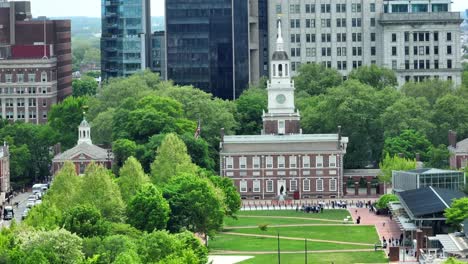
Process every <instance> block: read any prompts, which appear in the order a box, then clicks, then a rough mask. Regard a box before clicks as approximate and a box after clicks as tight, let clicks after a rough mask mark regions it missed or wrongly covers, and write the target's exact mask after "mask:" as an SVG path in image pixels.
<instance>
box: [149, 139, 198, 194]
mask: <svg viewBox="0 0 468 264" xmlns="http://www.w3.org/2000/svg"><path fill="white" fill-rule="evenodd" d="M195 171H196V166H195V165H194V164H193V163H192V160H191V159H190V156H189V155H188V154H187V147H186V146H185V144H184V142H183V141H182V140H181V139H180V138H179V137H178V136H177V135H176V134H172V133H171V134H167V135H166V137H165V138H164V140H163V141H162V143H161V146H159V148H158V150H157V156H156V159H155V160H154V162H153V163H152V164H151V180H152V182H153V183H154V184H156V185H158V186H160V185H164V184H165V183H167V182H168V181H169V180H170V179H171V177H174V176H177V175H179V174H181V173H194V172H195Z"/></svg>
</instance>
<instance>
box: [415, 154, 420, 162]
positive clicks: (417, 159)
mask: <svg viewBox="0 0 468 264" xmlns="http://www.w3.org/2000/svg"><path fill="white" fill-rule="evenodd" d="M415 157H416V161H421V155H420V154H419V153H416V154H415Z"/></svg>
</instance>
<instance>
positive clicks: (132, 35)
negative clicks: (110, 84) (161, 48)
mask: <svg viewBox="0 0 468 264" xmlns="http://www.w3.org/2000/svg"><path fill="white" fill-rule="evenodd" d="M101 10H102V36H101V73H102V76H103V78H104V79H107V78H110V77H120V76H129V75H132V74H134V73H135V72H137V71H140V70H144V69H146V68H149V66H150V60H151V54H150V52H149V51H150V49H151V48H150V47H151V13H150V0H125V1H119V0H101Z"/></svg>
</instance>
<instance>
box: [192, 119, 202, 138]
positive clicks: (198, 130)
mask: <svg viewBox="0 0 468 264" xmlns="http://www.w3.org/2000/svg"><path fill="white" fill-rule="evenodd" d="M200 133H201V122H200V119H198V125H197V130H195V135H194V136H193V137H194V138H195V139H198V137H199V136H200Z"/></svg>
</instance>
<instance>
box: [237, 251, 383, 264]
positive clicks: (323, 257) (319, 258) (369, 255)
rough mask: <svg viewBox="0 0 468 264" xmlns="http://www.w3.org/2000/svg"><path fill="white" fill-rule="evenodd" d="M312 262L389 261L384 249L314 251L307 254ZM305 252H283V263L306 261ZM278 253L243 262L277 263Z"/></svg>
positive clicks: (339, 263) (344, 263) (343, 263)
mask: <svg viewBox="0 0 468 264" xmlns="http://www.w3.org/2000/svg"><path fill="white" fill-rule="evenodd" d="M307 258H308V259H307V263H310V264H312V263H313V264H330V263H333V264H352V263H388V259H387V258H386V257H385V254H384V252H383V251H377V252H345V253H312V254H308V256H307ZM304 261H305V256H304V254H282V255H281V264H298V263H299V264H300V263H305V262H304ZM277 262H278V255H277V254H267V255H257V256H255V257H254V258H252V259H249V260H246V261H243V262H241V264H264V263H277Z"/></svg>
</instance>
